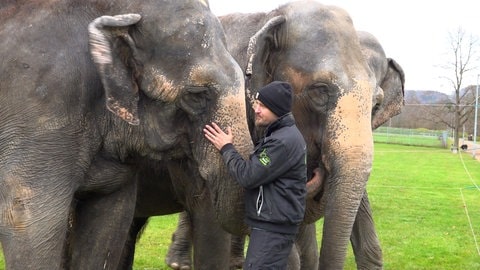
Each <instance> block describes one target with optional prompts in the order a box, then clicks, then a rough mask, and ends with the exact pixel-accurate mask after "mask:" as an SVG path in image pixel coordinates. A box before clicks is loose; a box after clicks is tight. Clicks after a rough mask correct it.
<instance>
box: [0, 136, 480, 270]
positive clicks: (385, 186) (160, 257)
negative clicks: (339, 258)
mask: <svg viewBox="0 0 480 270" xmlns="http://www.w3.org/2000/svg"><path fill="white" fill-rule="evenodd" d="M479 185H480V163H479V162H478V161H476V160H473V159H472V158H471V156H470V155H469V154H466V153H462V152H460V153H459V154H452V153H451V152H450V151H449V150H447V149H438V148H431V147H413V146H400V145H392V144H382V143H376V144H375V160H374V166H373V170H372V175H371V178H370V181H369V184H368V193H369V198H370V202H371V204H372V208H373V215H374V219H375V223H376V227H377V232H378V235H379V238H380V242H381V245H382V249H383V256H384V268H385V269H387V270H388V269H392V270H397V269H445V270H447V269H448V270H450V269H480V250H479V249H480V247H479V242H480V188H479ZM176 221H177V216H176V215H171V216H163V217H156V218H153V219H151V222H150V224H149V226H148V228H147V230H146V231H145V233H144V235H143V236H142V238H141V239H140V242H139V243H138V245H137V255H136V257H135V268H134V269H136V270H143V269H169V268H167V267H166V265H165V263H164V258H165V253H166V251H167V248H168V245H169V243H170V237H171V234H172V232H173V230H174V228H175V226H176ZM321 227H322V222H321V221H319V222H317V228H318V230H317V231H318V232H317V233H318V237H317V239H318V241H319V242H320V241H321ZM0 261H1V259H0ZM0 265H3V262H0ZM0 269H2V266H0ZM345 269H356V267H355V263H354V258H353V255H352V252H351V249H350V248H349V255H348V258H347V263H346V266H345Z"/></svg>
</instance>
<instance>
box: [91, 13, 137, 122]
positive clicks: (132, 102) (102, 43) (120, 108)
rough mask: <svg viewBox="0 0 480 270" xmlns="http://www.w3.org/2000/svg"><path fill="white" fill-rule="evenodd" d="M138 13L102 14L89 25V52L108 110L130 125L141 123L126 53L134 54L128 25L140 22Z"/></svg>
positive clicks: (135, 85) (135, 91)
mask: <svg viewBox="0 0 480 270" xmlns="http://www.w3.org/2000/svg"><path fill="white" fill-rule="evenodd" d="M140 19H141V16H140V15H139V14H123V15H117V16H102V17H99V18H96V19H95V20H93V21H92V22H91V23H90V24H89V26H88V33H89V44H90V54H91V55H92V58H93V61H94V63H95V65H96V67H97V69H98V72H99V73H100V78H101V80H102V84H103V88H104V90H105V101H106V106H107V108H108V110H110V111H111V112H113V113H114V114H115V115H117V116H118V117H120V118H121V119H123V120H125V121H126V122H128V123H129V124H131V125H138V124H139V123H140V120H139V118H138V100H139V94H138V86H137V84H136V82H135V80H134V79H133V78H134V75H133V74H132V68H130V67H129V66H128V63H127V62H125V61H124V59H127V58H128V57H125V54H130V55H134V54H135V44H134V42H133V40H132V38H131V36H130V35H129V34H128V28H129V27H130V26H132V25H135V24H136V23H137V22H138V21H140Z"/></svg>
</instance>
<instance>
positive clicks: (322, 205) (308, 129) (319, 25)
mask: <svg viewBox="0 0 480 270" xmlns="http://www.w3.org/2000/svg"><path fill="white" fill-rule="evenodd" d="M220 20H221V22H222V25H223V26H224V29H225V33H226V35H227V44H228V47H229V50H230V52H231V53H232V54H233V55H234V57H235V59H236V60H237V61H238V63H239V64H240V66H242V67H244V68H245V69H244V70H245V73H246V75H247V84H246V85H247V95H248V99H249V100H248V101H250V102H251V101H252V100H253V97H254V95H255V93H256V90H258V89H259V88H260V87H261V86H263V85H265V84H267V83H269V82H270V81H273V80H284V81H288V82H290V83H291V84H292V85H293V87H294V89H295V98H294V107H293V113H294V116H295V118H296V120H297V125H298V127H299V129H300V130H301V131H302V134H303V135H304V137H305V139H306V141H307V144H308V146H307V147H308V168H309V174H311V173H312V172H313V170H314V169H315V168H320V169H321V171H323V172H324V177H325V180H324V189H323V194H319V195H318V196H314V197H313V198H312V199H309V200H308V201H307V213H306V220H305V222H306V223H307V224H308V223H310V222H314V221H316V220H318V219H319V218H321V217H324V228H323V237H322V245H321V252H320V263H319V269H343V265H344V261H345V256H346V250H347V245H348V241H349V238H350V235H351V233H352V229H353V228H354V226H360V227H361V226H370V227H369V228H368V229H367V230H370V231H373V232H374V233H375V230H374V227H373V223H372V224H369V225H366V223H365V222H361V221H359V220H356V218H357V216H356V213H357V211H370V208H369V205H368V200H367V197H366V183H367V180H368V178H369V175H370V170H371V166H372V155H373V138H372V121H373V120H375V119H376V117H377V118H378V119H379V120H378V121H377V122H378V123H380V122H381V121H384V119H388V118H390V117H392V116H393V115H395V114H397V113H398V112H399V111H398V110H392V111H388V110H389V109H390V108H391V106H393V105H392V104H393V102H397V103H399V106H400V107H401V106H402V105H403V82H404V77H403V71H402V72H401V75H402V76H396V77H395V80H394V81H395V82H397V83H399V85H400V87H398V84H397V85H395V87H394V90H395V91H396V90H400V91H401V93H400V94H399V93H398V92H395V93H393V91H392V93H391V94H390V93H387V91H390V89H388V82H386V80H385V82H384V81H383V80H384V78H381V76H384V77H386V75H385V74H384V73H382V72H383V71H385V72H390V69H389V68H388V67H389V66H388V64H387V66H386V68H385V69H384V70H383V71H381V72H380V71H377V70H375V69H373V67H371V66H370V63H368V62H367V61H366V58H368V57H366V56H365V54H366V52H367V49H365V48H363V47H362V46H363V44H362V43H361V42H360V39H359V37H358V35H357V32H356V30H355V29H354V27H353V24H352V21H351V19H350V17H349V16H348V14H347V13H346V12H345V11H343V10H341V9H339V8H336V7H333V6H324V5H321V4H319V3H315V2H311V1H309V2H307V1H299V2H291V3H289V4H287V5H284V6H282V7H280V8H278V9H277V10H274V11H271V12H269V13H256V14H231V15H226V16H223V17H221V18H220ZM382 60H384V61H385V63H386V58H384V59H382ZM397 66H398V65H397ZM383 67H385V66H383ZM394 71H395V70H394ZM388 74H390V75H392V76H395V75H398V74H399V72H398V71H397V73H395V74H392V73H388ZM398 78H400V79H398ZM381 87H385V89H381ZM380 91H384V92H380ZM386 96H389V97H391V98H392V103H389V104H387V103H385V100H386V99H385V97H386ZM394 97H395V98H399V99H400V100H401V102H398V99H394ZM397 105H398V104H397ZM382 110H387V111H388V112H384V111H382ZM249 113H250V116H249V117H248V119H249V120H250V121H251V120H252V119H253V116H252V115H253V112H252V111H249ZM372 114H373V119H372ZM250 127H251V128H252V127H253V122H252V121H251V122H250ZM260 132H261V131H260ZM257 134H258V132H257V131H255V132H254V133H253V137H254V138H256V137H258V135H257ZM362 201H367V208H363V207H360V205H361V202H362ZM357 229H358V228H357ZM357 232H358V230H354V231H353V233H357ZM374 238H375V239H373V242H374V243H373V245H377V246H378V247H379V243H378V241H377V240H378V239H377V238H376V235H375V237H374ZM362 239H363V238H362ZM357 240H358V239H357ZM375 241H377V242H375ZM352 243H353V242H352ZM355 243H358V242H355ZM354 248H358V249H359V248H361V247H359V246H358V245H357V246H355V245H354ZM362 252H364V251H361V252H359V254H362ZM375 259H377V258H375ZM379 259H380V267H381V251H380V258H379ZM362 260H363V259H362ZM357 263H358V259H357ZM362 263H363V262H362ZM368 263H371V265H372V267H374V268H376V267H378V261H375V260H374V261H373V262H367V264H368ZM303 267H304V265H302V269H309V268H308V267H307V268H303ZM370 269H372V268H370Z"/></svg>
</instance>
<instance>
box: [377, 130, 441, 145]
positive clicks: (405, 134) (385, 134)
mask: <svg viewBox="0 0 480 270" xmlns="http://www.w3.org/2000/svg"><path fill="white" fill-rule="evenodd" d="M449 137H450V134H449V132H448V131H442V130H428V129H423V128H420V129H406V128H394V127H388V126H387V127H385V126H382V127H379V128H377V129H375V130H374V132H373V139H374V141H375V142H381V143H391V144H402V145H415V146H429V147H443V148H447V147H448V146H449V145H450V144H449Z"/></svg>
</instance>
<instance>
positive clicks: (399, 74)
mask: <svg viewBox="0 0 480 270" xmlns="http://www.w3.org/2000/svg"><path fill="white" fill-rule="evenodd" d="M387 61H388V70H387V72H386V74H385V77H384V78H383V81H382V82H381V83H380V87H381V88H382V89H383V95H384V97H383V102H382V103H381V104H380V106H379V107H378V109H377V110H376V111H375V112H374V113H373V116H372V129H376V128H377V127H379V126H381V125H383V124H384V123H385V122H387V121H388V120H389V119H390V118H392V117H394V116H395V115H398V114H399V113H401V112H402V108H403V106H404V105H405V101H404V96H405V73H404V72H403V69H402V67H401V66H400V65H399V64H398V63H397V62H396V61H395V60H393V59H391V58H387Z"/></svg>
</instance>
